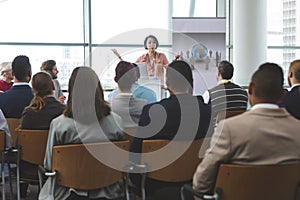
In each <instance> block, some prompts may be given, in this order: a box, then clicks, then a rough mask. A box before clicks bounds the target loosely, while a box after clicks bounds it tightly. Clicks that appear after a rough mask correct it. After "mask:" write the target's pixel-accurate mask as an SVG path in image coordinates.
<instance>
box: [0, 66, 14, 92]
mask: <svg viewBox="0 0 300 200" xmlns="http://www.w3.org/2000/svg"><path fill="white" fill-rule="evenodd" d="M0 71H1V76H2V80H0V92H5V91H6V90H9V89H10V88H11V86H12V85H13V83H14V82H13V80H14V77H13V75H12V69H11V62H3V63H1V64H0Z"/></svg>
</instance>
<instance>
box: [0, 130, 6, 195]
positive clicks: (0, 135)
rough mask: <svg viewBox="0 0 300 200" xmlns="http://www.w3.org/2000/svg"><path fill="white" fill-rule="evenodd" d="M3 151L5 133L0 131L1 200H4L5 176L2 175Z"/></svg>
mask: <svg viewBox="0 0 300 200" xmlns="http://www.w3.org/2000/svg"><path fill="white" fill-rule="evenodd" d="M4 151H5V132H4V131H0V152H1V176H2V199H3V200H5V174H4V159H3V158H4V153H3V152H4Z"/></svg>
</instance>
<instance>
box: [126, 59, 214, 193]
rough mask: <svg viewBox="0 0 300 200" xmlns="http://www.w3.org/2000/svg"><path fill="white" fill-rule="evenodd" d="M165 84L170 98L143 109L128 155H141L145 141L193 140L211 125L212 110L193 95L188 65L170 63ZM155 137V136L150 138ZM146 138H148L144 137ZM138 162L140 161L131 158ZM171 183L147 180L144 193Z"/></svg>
mask: <svg viewBox="0 0 300 200" xmlns="http://www.w3.org/2000/svg"><path fill="white" fill-rule="evenodd" d="M166 85H167V87H168V90H169V92H170V94H171V95H170V97H169V98H166V99H162V100H161V101H160V102H157V103H153V104H148V105H146V106H144V108H143V111H142V114H141V117H140V121H139V127H138V128H137V133H136V137H134V139H133V143H132V145H131V147H130V150H131V152H134V153H140V152H142V142H143V140H144V139H167V140H172V139H175V138H174V137H176V140H194V139H199V138H203V137H205V135H206V132H207V130H208V126H209V123H210V115H211V107H210V104H205V103H204V102H203V98H202V97H201V96H197V97H195V96H192V94H191V93H190V91H192V90H191V88H192V87H193V76H192V71H191V68H190V66H189V65H188V64H187V63H186V62H184V61H173V62H172V63H170V65H169V66H168V67H167V71H166ZM153 134H155V135H153ZM147 135H148V137H147ZM131 160H132V161H134V162H136V163H138V162H139V158H138V157H134V158H131ZM131 178H132V180H133V182H134V183H135V184H136V185H139V184H140V176H139V175H132V176H131ZM169 185H170V183H162V182H157V181H154V180H151V179H147V181H146V190H147V193H152V192H153V191H156V189H158V188H161V187H165V186H169Z"/></svg>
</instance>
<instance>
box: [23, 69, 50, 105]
mask: <svg viewBox="0 0 300 200" xmlns="http://www.w3.org/2000/svg"><path fill="white" fill-rule="evenodd" d="M31 85H32V89H33V92H34V94H35V95H34V97H33V99H32V100H31V102H30V104H29V106H27V107H26V108H25V109H32V110H42V109H43V108H44V107H45V102H44V98H45V97H46V96H48V95H52V94H53V82H52V78H51V76H50V74H48V73H47V72H38V73H36V74H35V75H33V77H32V80H31Z"/></svg>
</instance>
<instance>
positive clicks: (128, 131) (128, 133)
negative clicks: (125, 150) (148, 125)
mask: <svg viewBox="0 0 300 200" xmlns="http://www.w3.org/2000/svg"><path fill="white" fill-rule="evenodd" d="M135 132H136V127H131V128H124V138H125V139H126V140H129V141H130V144H131V143H132V141H133V138H134V135H135Z"/></svg>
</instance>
